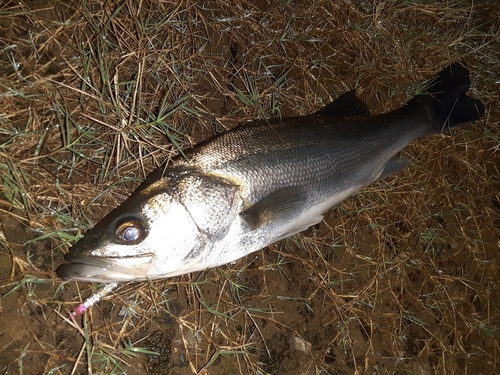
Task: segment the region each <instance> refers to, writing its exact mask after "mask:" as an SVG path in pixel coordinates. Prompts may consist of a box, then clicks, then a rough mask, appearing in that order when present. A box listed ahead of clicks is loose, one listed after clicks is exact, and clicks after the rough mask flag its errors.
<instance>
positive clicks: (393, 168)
mask: <svg viewBox="0 0 500 375" xmlns="http://www.w3.org/2000/svg"><path fill="white" fill-rule="evenodd" d="M408 164H410V162H409V161H408V160H404V159H401V158H400V157H399V154H397V155H394V156H393V157H392V158H390V159H389V161H388V162H387V164H386V165H385V167H384V170H383V171H382V174H381V175H380V177H379V178H378V179H377V181H379V180H383V179H384V178H386V177H389V176H390V175H392V174H394V173H397V172H399V171H400V170H401V169H403V168H404V167H406V166H407V165H408Z"/></svg>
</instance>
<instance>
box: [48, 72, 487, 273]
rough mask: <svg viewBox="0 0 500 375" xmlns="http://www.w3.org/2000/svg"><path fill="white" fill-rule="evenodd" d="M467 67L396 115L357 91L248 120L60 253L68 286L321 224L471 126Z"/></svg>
mask: <svg viewBox="0 0 500 375" xmlns="http://www.w3.org/2000/svg"><path fill="white" fill-rule="evenodd" d="M469 87H470V79H469V71H468V69H467V68H466V67H465V66H464V65H463V64H462V63H453V64H451V65H449V66H447V67H445V68H444V69H443V70H442V71H441V72H440V73H438V74H437V76H435V77H434V78H433V79H431V80H430V81H429V82H428V83H427V85H426V86H425V90H424V91H423V92H421V93H417V95H415V96H414V97H413V98H412V99H411V100H409V101H408V102H407V103H406V104H405V105H403V106H402V107H400V108H398V109H395V110H393V111H390V112H386V113H383V114H377V115H370V113H369V110H368V107H367V105H366V104H365V103H364V102H362V101H361V100H360V99H359V98H358V97H357V96H356V92H355V90H351V91H348V92H346V93H344V94H342V95H341V96H339V97H338V98H337V99H336V100H334V101H333V102H331V103H330V104H328V105H326V106H325V107H323V108H321V109H320V110H319V111H317V112H315V113H313V114H310V115H307V116H301V117H289V118H283V119H269V120H261V121H255V122H251V123H246V124H243V125H240V126H237V127H236V128H233V129H231V130H229V131H227V132H224V133H222V134H219V135H217V136H215V137H213V138H211V139H209V140H207V141H204V142H202V143H200V144H198V145H197V146H195V147H194V148H192V149H190V150H187V151H185V152H184V153H183V155H179V156H177V157H175V158H174V159H172V160H170V162H167V163H166V165H164V166H161V167H159V168H157V169H156V170H155V171H153V172H152V173H151V174H150V175H149V176H148V177H147V178H146V179H145V181H144V182H143V183H142V184H141V185H140V186H139V188H138V189H137V190H136V191H135V192H134V193H133V194H132V195H131V196H130V197H129V198H128V199H126V200H125V201H124V202H123V203H122V204H121V205H120V206H118V207H117V208H116V209H115V210H113V211H112V212H111V213H109V214H108V215H107V216H106V217H105V218H104V219H102V220H101V221H100V222H99V223H98V224H97V225H95V226H94V227H93V228H92V229H90V230H89V231H88V232H87V233H86V234H85V235H84V236H83V237H82V238H81V239H79V240H78V241H77V242H76V244H74V245H73V247H72V248H71V249H70V251H69V252H68V253H67V254H66V255H65V260H66V262H67V263H64V264H62V265H60V266H59V268H58V269H57V274H58V276H59V277H60V278H62V279H65V280H74V281H84V282H98V283H116V282H125V281H144V280H154V279H160V278H169V277H174V276H179V275H183V274H187V273H191V272H195V271H202V270H206V269H208V268H213V267H217V266H221V265H224V264H227V263H231V262H234V261H236V260H238V259H240V258H242V257H244V256H245V255H248V254H250V253H252V252H255V251H257V250H260V249H263V248H265V247H266V246H268V245H270V244H272V243H274V242H277V241H280V240H282V239H284V238H287V237H289V236H292V235H294V234H296V233H299V232H301V231H303V230H305V229H307V228H309V227H310V226H313V225H315V224H317V223H319V222H321V220H323V215H324V213H325V212H326V211H327V210H329V209H330V208H332V207H333V206H335V205H337V204H338V203H340V202H341V201H343V200H344V199H346V198H347V197H349V196H351V195H353V194H355V193H357V192H358V191H359V190H361V189H362V188H364V187H365V186H367V185H369V184H371V183H373V182H375V181H378V180H381V179H383V178H385V177H387V176H389V175H392V174H394V173H396V172H398V171H400V170H401V169H403V168H404V167H405V166H407V164H408V161H405V160H403V159H401V158H400V151H401V150H402V149H403V148H404V147H405V146H407V145H408V144H409V143H410V142H412V141H413V140H415V139H417V138H421V137H424V136H427V135H429V134H434V133H440V132H442V131H444V130H446V129H448V128H452V127H456V126H459V125H462V124H465V123H469V122H473V121H476V120H478V119H480V118H481V117H482V116H483V114H484V105H483V104H482V103H481V101H480V100H478V99H474V98H472V97H469V96H467V95H466V93H467V91H468V90H469Z"/></svg>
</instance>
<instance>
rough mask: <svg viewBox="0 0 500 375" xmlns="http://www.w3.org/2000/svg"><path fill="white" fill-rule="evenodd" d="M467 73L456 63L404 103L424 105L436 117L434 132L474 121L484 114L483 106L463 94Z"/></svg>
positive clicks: (467, 86)
mask: <svg viewBox="0 0 500 375" xmlns="http://www.w3.org/2000/svg"><path fill="white" fill-rule="evenodd" d="M469 87H470V80H469V71H468V70H467V68H466V67H464V66H463V65H462V64H460V63H454V64H452V65H449V66H447V67H446V68H444V69H443V70H442V71H441V72H440V73H439V74H438V75H437V76H436V77H435V78H434V79H432V80H431V81H430V82H429V83H428V85H427V88H426V92H425V93H424V94H420V95H416V96H415V97H414V98H413V99H412V100H410V101H409V102H408V104H414V103H415V102H420V103H424V104H425V105H426V107H427V109H428V110H431V111H432V112H434V115H435V116H436V123H435V131H438V132H441V131H442V130H443V129H444V128H446V127H453V126H458V125H462V124H465V123H468V122H472V121H476V120H479V119H480V118H481V116H482V115H483V114H484V105H483V103H481V101H479V100H478V99H473V98H471V97H469V96H467V95H465V93H466V92H467V90H469Z"/></svg>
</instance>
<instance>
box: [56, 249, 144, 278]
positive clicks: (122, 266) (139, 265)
mask: <svg viewBox="0 0 500 375" xmlns="http://www.w3.org/2000/svg"><path fill="white" fill-rule="evenodd" d="M65 259H66V260H67V261H68V262H70V263H65V264H62V265H61V266H59V268H58V269H57V275H58V276H59V277H60V278H61V279H64V280H71V281H85V282H98V283H111V282H119V281H132V280H137V281H138V280H146V279H147V278H148V277H147V271H148V269H149V268H150V267H151V261H152V259H153V256H152V255H151V254H143V255H141V256H133V257H96V256H90V255H75V254H72V253H71V252H70V253H68V254H66V256H65Z"/></svg>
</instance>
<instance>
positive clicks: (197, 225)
mask: <svg viewBox="0 0 500 375" xmlns="http://www.w3.org/2000/svg"><path fill="white" fill-rule="evenodd" d="M194 180H197V181H193V177H192V176H189V177H183V178H181V179H177V181H172V180H171V179H168V178H163V179H160V180H157V181H154V182H152V183H151V184H149V185H148V186H146V187H145V188H140V189H139V190H138V191H136V192H135V193H134V194H132V195H131V196H130V198H129V199H127V200H126V201H125V202H124V203H122V205H120V206H119V207H118V208H116V209H115V210H114V211H112V212H111V213H110V214H109V215H108V216H106V217H105V218H104V219H102V220H101V221H100V222H99V223H98V224H97V225H96V226H95V227H94V228H92V229H91V230H89V231H88V232H87V233H86V234H85V236H84V237H83V238H81V239H80V240H79V241H78V242H77V243H76V244H75V245H74V246H73V247H72V248H71V249H70V251H69V252H68V253H67V254H66V256H65V259H66V260H67V261H68V262H70V263H66V264H63V265H61V266H60V267H59V268H58V270H57V274H58V276H59V277H61V278H62V279H66V280H75V281H87V282H99V283H110V282H122V281H132V280H135V281H140V280H152V279H158V278H164V277H171V276H177V275H181V274H185V273H189V272H194V271H198V270H202V269H205V268H207V265H206V264H205V260H206V258H207V256H206V254H205V253H206V251H205V250H207V249H209V248H210V244H212V243H213V242H214V241H216V240H217V239H218V238H220V237H221V236H223V235H224V233H226V232H227V230H228V227H229V226H230V219H231V217H234V216H235V215H236V208H235V207H233V206H234V204H235V198H236V188H235V187H232V188H231V186H230V185H227V184H223V185H222V189H221V188H220V186H219V187H217V186H214V184H213V183H212V180H210V179H208V181H207V180H206V179H203V178H202V180H201V181H200V179H199V178H198V176H197V177H194ZM146 182H147V181H146ZM211 183H212V184H211ZM207 185H208V186H207ZM216 185H220V184H218V182H216ZM207 194H208V195H209V196H210V197H209V198H212V199H207V196H206V195H207ZM214 194H215V195H218V197H214ZM214 199H215V200H214ZM217 199H219V200H222V202H219V204H217Z"/></svg>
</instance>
